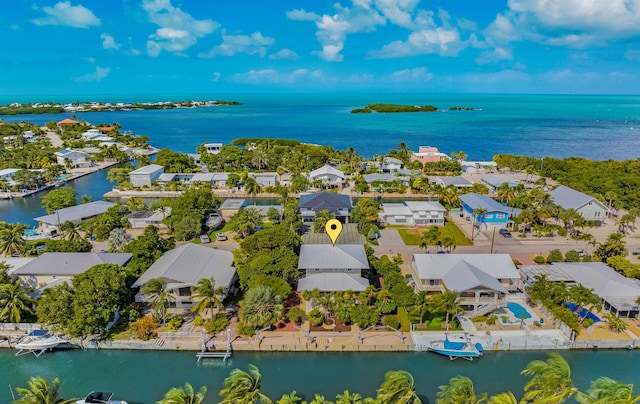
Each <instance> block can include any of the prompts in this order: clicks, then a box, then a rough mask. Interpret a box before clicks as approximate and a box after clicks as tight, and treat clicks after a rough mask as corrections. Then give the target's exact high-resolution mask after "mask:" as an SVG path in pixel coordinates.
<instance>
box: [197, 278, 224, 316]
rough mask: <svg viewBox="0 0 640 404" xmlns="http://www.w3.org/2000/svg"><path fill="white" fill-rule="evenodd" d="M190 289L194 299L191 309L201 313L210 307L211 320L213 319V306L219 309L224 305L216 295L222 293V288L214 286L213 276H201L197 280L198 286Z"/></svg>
mask: <svg viewBox="0 0 640 404" xmlns="http://www.w3.org/2000/svg"><path fill="white" fill-rule="evenodd" d="M191 290H192V291H193V292H194V294H193V295H192V297H193V299H194V300H196V303H195V304H194V305H193V307H192V308H191V311H192V312H198V314H202V312H204V311H205V310H206V309H208V308H211V320H212V321H213V308H218V309H221V308H223V307H224V305H223V304H222V301H221V300H220V299H219V297H218V296H221V295H222V294H223V293H224V288H223V287H219V288H216V280H215V279H214V278H203V279H200V280H199V281H198V286H194V287H192V288H191Z"/></svg>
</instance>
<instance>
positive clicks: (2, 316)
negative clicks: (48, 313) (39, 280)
mask: <svg viewBox="0 0 640 404" xmlns="http://www.w3.org/2000/svg"><path fill="white" fill-rule="evenodd" d="M33 302H34V299H32V298H31V297H29V295H28V294H27V291H26V290H24V289H23V288H21V287H20V279H16V280H15V282H13V283H8V284H5V285H2V286H0V321H6V322H9V323H19V322H20V321H21V320H22V314H23V313H33V311H32V310H31V308H30V307H29V304H30V303H33Z"/></svg>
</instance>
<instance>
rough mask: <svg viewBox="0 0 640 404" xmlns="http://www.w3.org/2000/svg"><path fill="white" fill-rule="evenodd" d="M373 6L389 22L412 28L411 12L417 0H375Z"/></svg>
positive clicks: (413, 24)
mask: <svg viewBox="0 0 640 404" xmlns="http://www.w3.org/2000/svg"><path fill="white" fill-rule="evenodd" d="M374 3H375V6H376V8H377V9H378V10H380V12H382V15H384V16H385V17H386V18H387V19H388V20H389V21H390V22H391V23H393V24H395V25H399V26H401V27H404V28H410V29H411V28H414V27H415V23H414V22H413V17H412V12H413V10H414V9H415V7H416V5H417V4H418V0H375V1H374Z"/></svg>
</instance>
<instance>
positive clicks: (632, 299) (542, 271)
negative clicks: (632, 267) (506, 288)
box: [520, 262, 640, 318]
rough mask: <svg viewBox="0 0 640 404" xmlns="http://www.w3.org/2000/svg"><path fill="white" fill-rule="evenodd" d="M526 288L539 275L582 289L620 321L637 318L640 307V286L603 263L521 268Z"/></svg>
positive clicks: (559, 264) (639, 313)
mask: <svg viewBox="0 0 640 404" xmlns="http://www.w3.org/2000/svg"><path fill="white" fill-rule="evenodd" d="M520 273H521V275H522V279H523V281H524V282H525V284H526V285H531V284H533V283H534V282H535V277H536V276H537V275H547V279H548V280H550V281H551V282H564V283H565V284H566V285H567V286H569V287H571V285H573V284H578V285H582V286H584V287H585V288H587V289H589V290H591V291H592V292H593V293H594V294H596V295H598V296H599V297H600V299H602V308H603V310H605V311H611V312H612V313H614V314H615V315H617V316H618V317H625V318H637V317H638V316H639V315H640V307H639V306H638V304H637V303H636V300H637V299H638V297H639V296H640V284H638V281H637V280H636V279H629V278H626V277H624V276H623V275H621V274H619V273H618V272H616V271H615V270H614V269H613V268H611V267H609V266H607V265H606V264H603V263H602V262H554V263H553V264H551V265H524V266H521V267H520Z"/></svg>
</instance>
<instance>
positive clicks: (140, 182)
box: [129, 164, 164, 187]
mask: <svg viewBox="0 0 640 404" xmlns="http://www.w3.org/2000/svg"><path fill="white" fill-rule="evenodd" d="M162 173H164V167H162V166H160V165H157V164H149V165H147V166H144V167H140V168H138V169H137V170H134V171H131V172H130V173H129V182H131V184H133V186H134V187H150V186H151V183H152V182H153V181H155V180H158V179H159V178H160V175H162Z"/></svg>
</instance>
